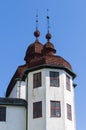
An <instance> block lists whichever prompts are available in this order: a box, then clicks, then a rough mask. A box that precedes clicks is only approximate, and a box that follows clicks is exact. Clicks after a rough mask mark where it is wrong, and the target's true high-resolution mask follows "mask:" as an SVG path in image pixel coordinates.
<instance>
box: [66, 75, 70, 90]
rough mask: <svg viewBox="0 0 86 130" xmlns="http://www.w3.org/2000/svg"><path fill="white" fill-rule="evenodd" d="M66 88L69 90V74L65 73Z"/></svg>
mask: <svg viewBox="0 0 86 130" xmlns="http://www.w3.org/2000/svg"><path fill="white" fill-rule="evenodd" d="M66 89H67V90H69V91H71V84H70V76H69V75H67V74H66Z"/></svg>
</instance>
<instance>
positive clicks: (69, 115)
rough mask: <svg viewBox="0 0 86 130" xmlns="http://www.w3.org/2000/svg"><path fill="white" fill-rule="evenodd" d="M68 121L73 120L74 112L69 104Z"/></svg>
mask: <svg viewBox="0 0 86 130" xmlns="http://www.w3.org/2000/svg"><path fill="white" fill-rule="evenodd" d="M67 119H69V120H72V110H71V105H69V104H67Z"/></svg>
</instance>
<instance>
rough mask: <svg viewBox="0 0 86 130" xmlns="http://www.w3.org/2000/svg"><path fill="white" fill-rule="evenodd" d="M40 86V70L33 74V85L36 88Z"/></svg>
mask: <svg viewBox="0 0 86 130" xmlns="http://www.w3.org/2000/svg"><path fill="white" fill-rule="evenodd" d="M40 86H41V72H39V73H36V74H34V75H33V87H34V88H37V87H40Z"/></svg>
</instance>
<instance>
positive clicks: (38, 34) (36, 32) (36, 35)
mask: <svg viewBox="0 0 86 130" xmlns="http://www.w3.org/2000/svg"><path fill="white" fill-rule="evenodd" d="M34 36H35V37H36V41H37V40H38V37H39V36H40V32H39V30H38V10H37V11H36V31H35V32H34Z"/></svg>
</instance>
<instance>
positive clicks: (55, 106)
mask: <svg viewBox="0 0 86 130" xmlns="http://www.w3.org/2000/svg"><path fill="white" fill-rule="evenodd" d="M51 117H61V106H60V102H59V101H51Z"/></svg>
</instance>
